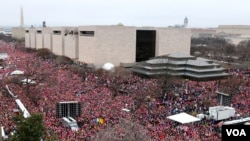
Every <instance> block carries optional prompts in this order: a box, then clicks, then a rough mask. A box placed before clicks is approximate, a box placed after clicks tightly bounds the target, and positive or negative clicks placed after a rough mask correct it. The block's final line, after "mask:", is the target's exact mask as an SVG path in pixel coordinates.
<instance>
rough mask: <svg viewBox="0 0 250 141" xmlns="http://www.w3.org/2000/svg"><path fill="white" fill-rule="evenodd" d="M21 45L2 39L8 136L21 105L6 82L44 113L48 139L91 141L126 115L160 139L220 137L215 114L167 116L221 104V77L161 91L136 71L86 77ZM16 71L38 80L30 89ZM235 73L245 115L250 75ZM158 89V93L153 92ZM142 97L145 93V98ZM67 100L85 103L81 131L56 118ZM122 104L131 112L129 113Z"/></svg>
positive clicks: (1, 101) (237, 104)
mask: <svg viewBox="0 0 250 141" xmlns="http://www.w3.org/2000/svg"><path fill="white" fill-rule="evenodd" d="M17 46H18V45H17V44H11V43H5V42H3V41H1V42H0V51H1V52H6V53H8V55H9V57H8V59H6V60H4V61H3V62H2V64H3V66H4V68H3V69H1V70H0V75H1V79H2V80H1V87H2V91H1V95H0V110H1V125H2V126H3V127H4V130H5V132H6V134H7V135H10V133H11V132H13V131H14V130H15V124H14V122H13V121H12V117H13V116H15V114H16V113H17V112H16V110H17V109H18V106H17V104H16V103H15V98H14V97H12V96H10V95H9V94H7V93H6V92H4V91H3V90H4V89H5V85H6V84H8V86H9V88H10V90H11V91H12V92H13V93H14V94H15V95H17V96H18V98H19V99H20V100H21V101H22V102H23V104H24V105H25V107H26V109H27V110H28V111H29V113H31V114H32V113H42V114H43V118H44V125H45V128H46V134H47V137H50V136H52V135H56V136H57V137H58V139H59V140H60V141H63V140H65V141H71V140H72V141H75V140H79V141H82V140H83V141H84V140H91V139H93V138H94V137H95V135H96V134H97V133H99V132H102V131H104V130H105V129H106V128H107V127H113V126H117V125H119V124H120V120H121V119H129V120H131V122H135V123H138V124H139V125H142V127H143V129H141V131H138V132H140V133H141V134H145V135H147V136H148V137H149V138H151V139H152V140H155V141H158V140H178V141H179V140H211V141H215V140H220V138H221V135H220V132H218V130H217V129H219V128H218V127H219V126H218V124H217V122H216V121H215V120H214V119H212V118H205V119H202V120H201V121H199V122H194V123H188V124H180V123H177V122H175V121H172V120H170V119H168V118H167V117H168V116H170V115H174V114H177V113H181V112H186V113H189V114H191V115H193V116H196V115H197V114H199V113H203V114H206V112H207V111H208V108H209V107H210V106H216V105H218V101H217V98H216V96H217V94H216V93H215V91H216V89H217V88H218V81H216V80H210V81H194V80H189V79H178V80H175V81H174V82H173V83H172V84H171V85H170V87H168V89H167V90H161V91H156V90H157V89H161V88H162V87H161V86H159V85H160V84H159V82H158V80H157V78H143V77H139V76H137V75H133V74H132V73H129V74H126V77H119V76H116V77H112V73H109V72H105V71H101V73H100V72H96V71H92V72H88V73H87V74H86V76H85V78H83V77H80V75H79V74H78V73H74V72H72V71H70V69H68V66H67V65H55V64H54V63H53V61H51V60H49V59H48V60H42V59H41V58H38V57H37V56H35V54H34V53H27V52H24V51H21V50H20V49H18V47H17ZM19 48H20V47H19ZM14 70H22V71H24V72H25V73H26V74H25V75H26V77H29V78H30V79H34V80H35V81H36V82H37V83H36V84H35V85H33V86H29V87H28V86H27V85H18V84H16V83H14V80H15V79H14V78H15V77H16V76H11V75H10V73H11V72H12V71H14ZM113 73H114V72H113ZM231 73H232V74H233V76H232V77H235V79H236V80H237V81H240V82H242V83H241V86H240V88H239V89H240V90H239V92H238V93H237V94H234V96H233V97H232V101H231V103H232V106H233V107H234V108H235V109H236V113H237V114H238V115H240V116H241V117H246V116H249V115H250V113H249V112H250V87H249V86H250V78H249V77H247V76H245V75H244V74H243V73H242V71H241V70H237V69H236V70H231ZM10 82H11V83H10ZM114 85H117V89H118V90H117V91H115V90H114ZM119 90H120V91H119ZM156 92H157V93H158V95H160V96H159V97H153V96H151V94H152V93H156ZM114 93H115V94H114ZM138 96H140V97H143V98H142V100H140V98H138ZM138 99H139V100H138ZM242 99H244V100H242ZM62 101H79V102H80V103H81V113H82V114H81V115H80V116H79V117H75V118H76V120H77V121H78V124H79V126H80V129H79V130H78V131H77V132H75V131H72V130H70V129H69V128H66V127H64V126H62V124H61V119H60V118H58V117H57V116H56V103H58V102H62ZM123 108H126V109H129V110H130V111H129V112H128V111H124V110H122V109H123ZM232 118H237V117H232ZM96 119H102V122H101V123H100V122H97V120H96ZM115 132H117V134H119V135H120V137H121V138H122V137H124V136H123V134H121V133H120V131H119V130H117V131H115Z"/></svg>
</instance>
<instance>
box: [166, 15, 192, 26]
mask: <svg viewBox="0 0 250 141" xmlns="http://www.w3.org/2000/svg"><path fill="white" fill-rule="evenodd" d="M187 26H188V18H187V17H185V19H184V22H183V24H176V25H174V26H168V27H169V28H187Z"/></svg>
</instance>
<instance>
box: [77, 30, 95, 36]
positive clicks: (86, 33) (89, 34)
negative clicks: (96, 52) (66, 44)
mask: <svg viewBox="0 0 250 141" xmlns="http://www.w3.org/2000/svg"><path fill="white" fill-rule="evenodd" d="M94 35H95V31H80V36H94Z"/></svg>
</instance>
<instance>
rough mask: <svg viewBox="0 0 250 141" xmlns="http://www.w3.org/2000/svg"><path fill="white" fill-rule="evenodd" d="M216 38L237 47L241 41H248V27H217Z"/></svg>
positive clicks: (249, 38)
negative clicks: (225, 40)
mask: <svg viewBox="0 0 250 141" xmlns="http://www.w3.org/2000/svg"><path fill="white" fill-rule="evenodd" d="M216 37H220V38H225V39H227V40H230V41H231V42H232V43H233V44H236V45H237V44H238V43H239V42H241V41H244V40H250V25H219V26H218V28H216Z"/></svg>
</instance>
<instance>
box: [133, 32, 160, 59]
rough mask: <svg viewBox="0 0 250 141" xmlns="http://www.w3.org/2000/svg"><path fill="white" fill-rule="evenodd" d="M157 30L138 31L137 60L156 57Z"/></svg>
mask: <svg viewBox="0 0 250 141" xmlns="http://www.w3.org/2000/svg"><path fill="white" fill-rule="evenodd" d="M155 40H156V31H155V30H137V31H136V62H141V61H145V60H148V59H149V58H151V57H155Z"/></svg>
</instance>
